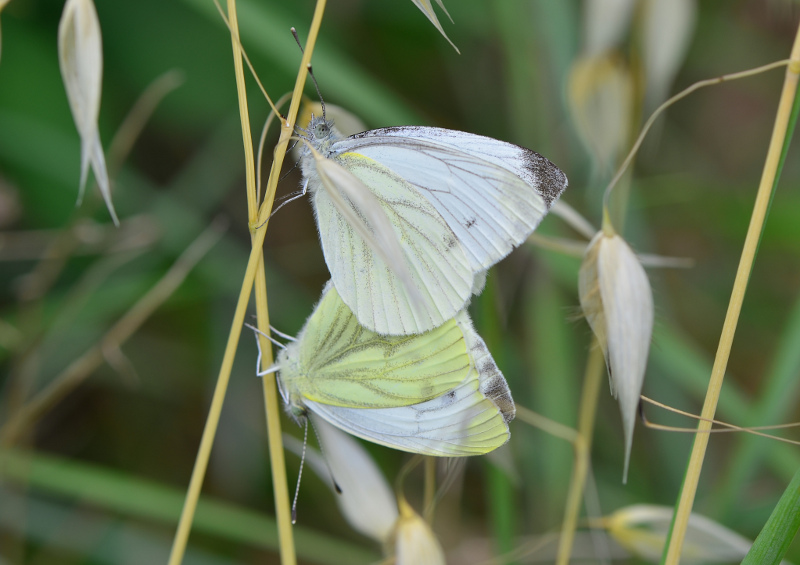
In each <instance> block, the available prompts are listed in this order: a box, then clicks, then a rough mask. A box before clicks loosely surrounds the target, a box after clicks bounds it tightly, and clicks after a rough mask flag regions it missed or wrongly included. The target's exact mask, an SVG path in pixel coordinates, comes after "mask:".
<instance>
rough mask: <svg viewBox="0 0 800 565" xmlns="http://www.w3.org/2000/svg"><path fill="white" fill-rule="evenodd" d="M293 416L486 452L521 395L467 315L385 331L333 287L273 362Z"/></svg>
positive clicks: (398, 439)
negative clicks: (420, 329) (363, 321)
mask: <svg viewBox="0 0 800 565" xmlns="http://www.w3.org/2000/svg"><path fill="white" fill-rule="evenodd" d="M274 370H277V372H278V385H279V387H280V391H281V396H282V397H283V400H284V402H285V403H286V406H287V407H288V409H289V413H290V414H291V415H292V417H293V418H294V419H295V420H296V421H297V422H298V423H301V422H303V421H304V420H305V418H306V417H307V416H308V415H309V412H310V413H313V414H315V415H316V416H319V417H320V418H323V419H325V420H327V421H328V422H329V423H331V424H333V425H334V426H336V427H338V428H340V429H342V430H344V431H346V432H348V433H350V434H353V435H356V436H359V437H361V438H364V439H366V440H369V441H373V442H375V443H379V444H382V445H386V446H388V447H393V448H395V449H400V450H403V451H410V452H414V453H423V454H426V455H438V456H447V457H457V456H466V455H479V454H483V453H487V452H489V451H491V450H493V449H495V448H497V447H500V446H501V445H503V444H504V443H506V442H507V441H508V438H509V431H508V422H509V421H511V419H512V418H513V417H514V413H515V408H514V401H513V400H512V398H511V392H510V391H509V389H508V385H507V384H506V380H505V378H504V377H503V375H502V373H501V372H500V370H499V369H498V368H497V365H496V364H495V362H494V360H493V359H492V357H491V355H490V354H489V351H488V350H487V348H486V345H485V344H484V342H483V340H482V339H481V338H480V336H478V334H477V333H476V332H475V330H474V329H473V327H472V323H471V322H470V320H469V317H468V316H467V314H466V312H464V311H461V312H459V313H458V314H457V316H456V317H455V318H454V319H450V320H448V321H447V322H445V323H444V324H442V325H440V326H439V327H437V328H435V329H433V330H430V331H428V332H425V333H422V334H417V335H409V336H382V335H379V334H376V333H375V332H372V331H370V330H368V329H367V328H365V327H364V326H362V325H360V324H359V323H358V320H356V318H355V316H354V315H353V313H352V311H351V310H350V309H349V308H348V307H347V306H346V305H345V304H344V302H342V300H341V298H340V297H339V294H338V293H337V292H336V289H335V288H334V287H333V285H331V284H328V285H326V288H325V290H324V291H323V295H322V298H321V299H320V301H319V303H318V304H317V306H316V308H315V309H314V312H313V313H312V314H311V316H310V317H309V318H308V320H307V321H306V324H305V326H304V327H303V329H302V330H301V331H300V334H299V335H298V336H297V339H296V340H295V341H293V342H291V343H289V344H288V345H287V346H286V347H285V349H283V350H281V351H280V353H279V354H278V357H277V360H276V362H275V365H274V366H273V368H271V369H269V370H268V371H269V372H272V371H274Z"/></svg>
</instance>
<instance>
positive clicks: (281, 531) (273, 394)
mask: <svg viewBox="0 0 800 565" xmlns="http://www.w3.org/2000/svg"><path fill="white" fill-rule="evenodd" d="M228 15H229V17H228V20H229V22H228V23H229V26H230V32H231V44H232V50H233V66H234V71H235V74H236V92H237V94H238V97H239V117H240V119H241V124H242V141H243V146H244V160H245V174H246V181H247V182H246V190H247V212H248V218H249V222H250V225H254V221H255V220H256V218H257V217H258V192H259V190H258V185H257V183H256V180H257V178H258V177H257V174H256V168H255V158H254V153H253V135H252V132H251V131H250V112H249V109H248V106H247V88H246V86H245V77H244V65H243V64H242V54H243V51H242V46H241V41H240V38H239V18H238V15H237V13H236V0H228ZM278 170H280V169H278ZM254 235H255V234H253V233H252V232H251V240H253V239H254V237H253V236H254ZM255 299H256V316H257V320H258V322H257V323H258V328H259V330H261V331H269V305H268V300H267V281H266V276H265V273H264V260H263V255H262V256H261V261H260V262H259V265H258V268H257V270H256V280H255ZM259 340H260V341H261V351H262V353H263V356H262V359H263V365H262V369H265V368H267V367H269V366H270V365H272V360H273V356H272V343H270V341H269V340H265V339H263V338H262V337H261V336H259ZM261 386H262V391H263V395H264V412H265V416H266V425H267V445H268V448H269V461H270V469H271V470H272V490H273V493H274V497H275V516H276V521H277V523H278V545H279V547H280V553H281V563H282V564H283V565H294V563H296V562H297V556H296V551H295V546H294V535H293V532H292V511H291V501H290V500H289V489H288V485H287V480H286V461H285V459H284V453H283V437H282V435H281V419H280V402H279V400H278V391H277V387H276V380H275V374H274V373H271V374H269V375H266V376H264V377H263V378H262V379H261Z"/></svg>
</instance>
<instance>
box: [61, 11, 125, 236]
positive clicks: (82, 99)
mask: <svg viewBox="0 0 800 565" xmlns="http://www.w3.org/2000/svg"><path fill="white" fill-rule="evenodd" d="M58 60H59V64H60V66H61V76H62V78H63V80H64V87H65V88H66V90H67V99H68V100H69V107H70V109H71V110H72V117H73V119H74V120H75V125H76V126H77V128H78V134H79V135H80V137H81V181H80V191H79V193H78V203H79V204H80V202H81V201H82V200H83V192H84V190H85V188H86V178H87V175H88V171H89V165H90V164H91V166H92V171H93V172H94V176H95V179H96V180H97V184H98V186H99V187H100V192H101V193H102V195H103V199H104V200H105V202H106V206H107V207H108V211H109V213H110V214H111V217H112V219H113V220H114V223H115V224H116V225H119V220H118V219H117V214H116V212H115V211H114V205H113V204H112V202H111V188H110V185H109V181H108V172H107V170H106V160H105V156H104V154H103V147H102V145H101V144H100V133H99V131H98V129H97V117H98V115H99V113H100V91H101V83H102V78H103V46H102V39H101V36H100V22H99V20H98V19H97V11H96V10H95V7H94V3H93V2H92V0H67V3H66V4H65V5H64V12H63V13H62V14H61V22H60V23H59V25H58Z"/></svg>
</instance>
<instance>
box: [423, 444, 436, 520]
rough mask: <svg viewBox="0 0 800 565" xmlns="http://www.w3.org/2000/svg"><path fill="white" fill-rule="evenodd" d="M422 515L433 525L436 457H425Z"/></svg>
mask: <svg viewBox="0 0 800 565" xmlns="http://www.w3.org/2000/svg"><path fill="white" fill-rule="evenodd" d="M423 493H424V494H423V503H422V508H423V515H424V517H425V521H426V522H428V524H430V525H431V526H432V525H433V510H434V503H433V502H434V498H435V495H436V457H431V456H430V455H429V456H427V457H425V488H424V491H423Z"/></svg>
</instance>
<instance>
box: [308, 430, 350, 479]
mask: <svg viewBox="0 0 800 565" xmlns="http://www.w3.org/2000/svg"><path fill="white" fill-rule="evenodd" d="M309 419H310V418H309ZM311 427H312V428H313V429H314V435H315V436H317V445H319V452H320V453H321V454H322V460H323V461H325V466H326V467H327V468H328V474H329V475H330V476H331V482H332V483H333V488H334V489H335V490H336V494H342V487H340V486H339V483H338V482H336V477H335V476H334V475H333V469H331V464H330V463H328V456H327V455H325V448H324V447H323V445H322V440H321V439H320V437H319V432H318V431H317V426H315V425H314V422H313V421H312V422H311Z"/></svg>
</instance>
